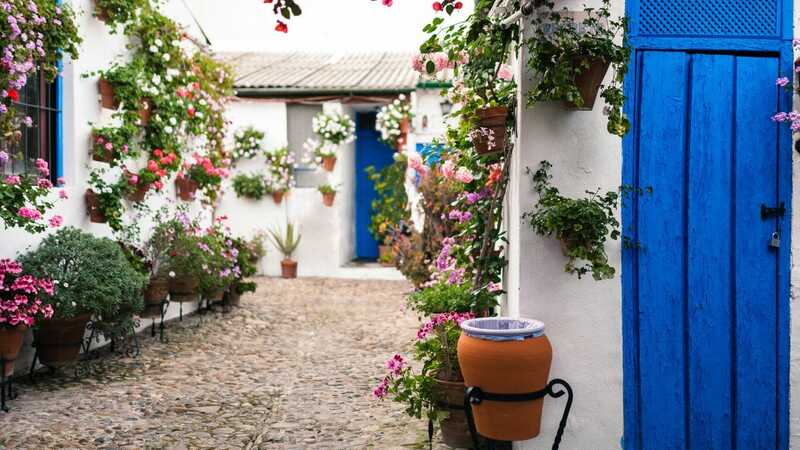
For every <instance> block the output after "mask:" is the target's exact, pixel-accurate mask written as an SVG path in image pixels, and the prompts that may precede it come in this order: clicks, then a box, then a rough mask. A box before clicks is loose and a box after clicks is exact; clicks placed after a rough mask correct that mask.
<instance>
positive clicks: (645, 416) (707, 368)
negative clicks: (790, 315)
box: [624, 50, 790, 450]
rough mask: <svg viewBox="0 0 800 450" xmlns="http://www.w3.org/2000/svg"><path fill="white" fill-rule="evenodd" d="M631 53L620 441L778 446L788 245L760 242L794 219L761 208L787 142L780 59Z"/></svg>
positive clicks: (649, 445)
mask: <svg viewBox="0 0 800 450" xmlns="http://www.w3.org/2000/svg"><path fill="white" fill-rule="evenodd" d="M634 60H635V61H636V67H635V70H636V78H635V79H636V80H637V83H636V87H635V88H634V91H633V94H634V95H633V96H634V98H635V99H636V107H635V108H636V109H635V116H634V130H633V132H632V137H631V138H629V139H631V140H632V141H633V142H629V144H628V145H630V148H632V151H631V152H629V153H626V158H627V157H630V158H632V161H628V162H627V163H626V164H627V165H629V166H628V167H627V169H626V171H625V173H626V182H630V183H632V184H634V185H635V186H636V187H638V188H639V194H638V195H636V196H635V204H634V205H629V206H626V212H625V214H624V216H625V219H624V222H625V223H624V226H625V229H626V233H631V235H633V236H636V238H637V240H638V243H639V246H638V247H639V248H638V249H636V250H630V251H629V252H628V254H627V255H626V256H625V260H626V261H625V263H624V264H625V267H626V268H627V270H629V271H630V272H632V273H630V272H629V273H627V274H625V275H624V276H625V280H624V283H625V298H624V305H625V306H624V308H625V309H626V311H630V313H626V314H625V320H626V321H629V322H628V323H626V324H625V330H626V332H625V338H626V343H625V351H626V353H627V354H626V358H625V361H626V365H625V382H626V389H625V393H626V422H627V421H633V422H634V423H626V436H625V447H626V448H627V449H658V450H661V449H689V448H691V449H721V450H725V449H733V448H740V449H744V448H747V449H782V448H786V447H787V445H788V443H787V441H786V440H785V438H784V437H783V434H782V432H781V431H780V427H781V426H782V425H781V423H782V422H783V421H784V420H785V418H784V417H781V416H779V414H785V412H782V411H784V409H785V408H783V407H782V405H783V402H785V400H784V399H782V398H781V396H785V395H786V394H785V390H784V387H783V386H782V385H780V384H779V383H778V380H780V379H781V377H782V374H781V370H783V369H782V368H783V367H784V364H783V363H782V361H780V360H779V355H781V354H782V353H783V350H782V349H783V348H784V346H785V345H786V343H785V342H783V341H782V339H785V338H786V337H785V335H783V334H781V333H779V332H777V331H776V330H779V329H780V327H781V324H782V323H783V321H784V319H782V317H781V314H784V312H782V311H783V309H782V308H781V306H780V305H781V302H782V301H783V300H782V295H783V294H782V292H783V290H782V289H780V287H779V286H780V285H779V282H780V278H779V274H780V273H781V270H782V269H781V264H780V261H781V260H782V259H781V258H780V256H781V255H782V253H780V252H778V251H777V250H775V249H771V248H770V247H769V245H768V243H769V237H770V235H771V233H773V232H774V231H776V230H783V231H784V232H788V230H789V223H788V217H786V218H784V219H778V218H767V219H763V218H762V217H761V205H762V204H764V205H769V206H775V205H776V204H777V203H778V202H779V199H780V193H779V188H778V187H779V185H780V182H779V180H780V179H781V178H782V177H784V176H786V175H787V174H786V173H785V170H786V168H783V169H782V168H781V166H780V164H779V154H780V152H781V151H790V150H788V149H783V150H781V148H780V144H779V136H780V130H779V128H778V125H777V124H775V123H773V122H771V121H770V120H769V117H770V116H771V115H772V114H774V113H775V112H776V111H778V110H779V108H780V95H779V93H778V92H777V90H776V89H775V78H776V77H777V76H779V73H780V69H779V68H780V66H781V64H780V58H779V56H778V55H775V56H770V55H764V56H755V55H739V54H735V53H728V54H723V53H705V54H704V53H702V52H685V51H656V50H651V51H640V52H638V53H637V55H636V57H635V59H634ZM629 89H630V87H629ZM782 170H783V171H784V172H782ZM632 253H635V254H632ZM631 277H632V278H631ZM782 336H783V337H782ZM631 339H634V340H635V342H630V340H631Z"/></svg>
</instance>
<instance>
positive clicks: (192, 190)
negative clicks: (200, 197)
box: [175, 177, 197, 202]
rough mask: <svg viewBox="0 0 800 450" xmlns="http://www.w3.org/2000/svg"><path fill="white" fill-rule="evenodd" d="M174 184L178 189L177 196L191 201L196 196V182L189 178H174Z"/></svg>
mask: <svg viewBox="0 0 800 450" xmlns="http://www.w3.org/2000/svg"><path fill="white" fill-rule="evenodd" d="M175 186H176V187H177V189H178V197H179V198H180V199H181V200H183V201H185V202H191V201H193V200H194V199H195V197H196V196H197V182H195V181H194V180H192V179H191V178H186V177H183V178H176V179H175Z"/></svg>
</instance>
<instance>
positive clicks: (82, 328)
mask: <svg viewBox="0 0 800 450" xmlns="http://www.w3.org/2000/svg"><path fill="white" fill-rule="evenodd" d="M90 319H91V316H90V315H89V314H85V315H82V316H78V317H74V318H72V319H60V320H46V321H43V322H41V323H40V325H39V327H38V328H37V329H36V330H34V340H35V345H36V351H37V353H38V356H39V362H41V363H42V364H44V365H45V366H47V367H61V366H64V365H66V364H70V363H73V362H75V361H77V360H78V355H80V352H81V346H82V345H83V337H84V335H85V334H86V324H87V323H89V320H90Z"/></svg>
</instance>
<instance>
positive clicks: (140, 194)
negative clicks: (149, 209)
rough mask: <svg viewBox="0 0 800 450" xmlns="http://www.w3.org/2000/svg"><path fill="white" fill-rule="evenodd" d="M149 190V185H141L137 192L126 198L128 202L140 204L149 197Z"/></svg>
mask: <svg viewBox="0 0 800 450" xmlns="http://www.w3.org/2000/svg"><path fill="white" fill-rule="evenodd" d="M149 190H150V185H149V184H141V185H139V186H137V187H136V190H135V191H133V192H131V193H129V194H128V195H127V196H126V197H127V198H128V200H130V201H132V202H134V203H139V202H141V201H142V200H144V197H145V196H146V195H147V192H148V191H149Z"/></svg>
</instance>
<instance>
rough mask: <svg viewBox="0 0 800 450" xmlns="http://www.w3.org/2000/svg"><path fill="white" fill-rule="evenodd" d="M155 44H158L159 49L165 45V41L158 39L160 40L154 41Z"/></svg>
mask: <svg viewBox="0 0 800 450" xmlns="http://www.w3.org/2000/svg"><path fill="white" fill-rule="evenodd" d="M153 42H155V44H156V45H157V46H159V47H161V46H162V45H164V41H162V40H161V39H158V38H156V40H155V41H153Z"/></svg>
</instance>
